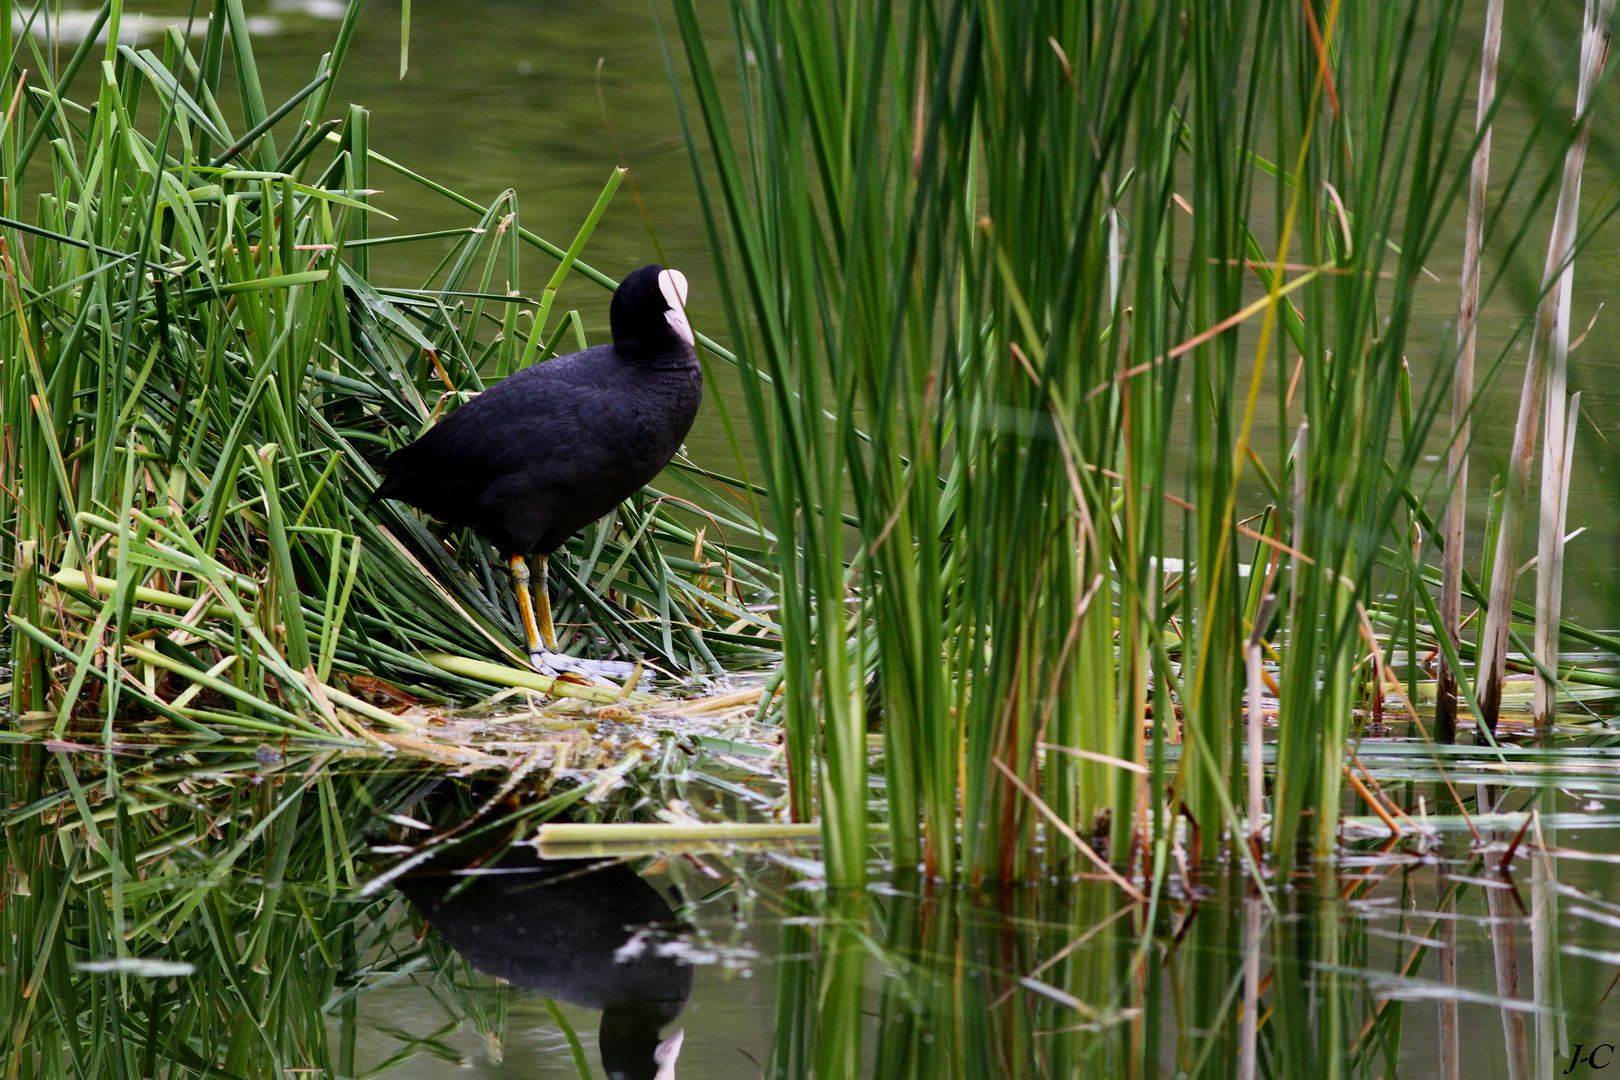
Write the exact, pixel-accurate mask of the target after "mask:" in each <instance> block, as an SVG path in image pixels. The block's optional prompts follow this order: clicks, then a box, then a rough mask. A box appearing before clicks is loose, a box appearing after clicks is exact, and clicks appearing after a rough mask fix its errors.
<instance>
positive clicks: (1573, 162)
mask: <svg viewBox="0 0 1620 1080" xmlns="http://www.w3.org/2000/svg"><path fill="white" fill-rule="evenodd" d="M1595 3H1596V7H1597V11H1596V13H1595V14H1594V12H1593V5H1594V0H1588V3H1587V9H1586V10H1587V16H1586V24H1585V31H1584V32H1583V34H1582V37H1581V70H1580V82H1579V86H1578V89H1577V93H1576V113H1575V116H1576V120H1577V121H1578V122H1579V124H1580V128H1579V130H1578V131H1577V133H1576V136H1575V140H1574V142H1572V143H1571V144H1570V146H1569V149H1568V150H1567V151H1566V152H1565V154H1564V172H1563V178H1562V181H1561V183H1560V186H1559V191H1558V206H1557V210H1556V211H1555V213H1554V216H1553V229H1552V236H1551V237H1550V238H1549V240H1548V242H1547V262H1546V267H1545V270H1544V271H1543V273H1542V290H1543V295H1542V298H1541V304H1540V306H1539V308H1538V309H1537V311H1536V324H1535V331H1534V334H1533V335H1532V337H1531V340H1530V358H1529V360H1528V361H1527V362H1526V364H1525V369H1524V386H1523V389H1522V390H1521V392H1520V396H1519V414H1518V419H1517V420H1516V421H1515V424H1514V429H1513V446H1512V449H1511V451H1510V452H1509V457H1508V481H1507V484H1506V486H1505V488H1504V495H1503V500H1502V520H1501V526H1500V531H1499V532H1498V538H1497V542H1496V562H1495V565H1494V566H1493V567H1492V574H1491V591H1490V597H1489V600H1490V604H1489V610H1488V611H1487V612H1486V615H1485V626H1484V629H1483V630H1482V631H1481V633H1480V648H1479V653H1480V655H1479V667H1478V672H1477V681H1478V687H1479V692H1478V694H1477V695H1476V696H1477V697H1478V699H1479V703H1480V709H1481V711H1482V712H1483V713H1484V714H1485V715H1484V716H1483V717H1481V720H1482V722H1483V723H1484V724H1485V726H1486V727H1487V728H1489V729H1490V730H1491V731H1493V732H1494V731H1495V730H1496V718H1497V713H1498V712H1499V711H1500V709H1501V702H1502V677H1503V674H1504V671H1505V665H1506V662H1507V644H1508V625H1509V620H1510V618H1511V616H1512V612H1513V593H1514V585H1515V583H1516V581H1517V577H1518V575H1517V572H1516V571H1517V567H1518V556H1519V539H1520V535H1521V534H1522V532H1523V530H1524V504H1525V500H1526V499H1527V498H1528V497H1529V491H1530V465H1531V461H1532V459H1533V458H1534V457H1535V451H1536V434H1537V428H1538V427H1539V420H1540V417H1539V413H1540V412H1542V411H1543V408H1544V404H1543V403H1544V401H1545V400H1546V399H1547V397H1548V393H1547V391H1548V389H1549V387H1548V383H1549V380H1552V381H1553V385H1552V387H1551V389H1552V391H1553V393H1552V395H1551V397H1552V399H1553V400H1554V401H1555V402H1556V405H1557V408H1556V416H1557V419H1558V424H1557V428H1556V430H1555V431H1554V430H1549V431H1548V432H1547V440H1548V442H1547V445H1548V446H1550V447H1554V449H1553V451H1552V453H1553V454H1554V455H1555V456H1556V455H1558V454H1559V453H1560V452H1561V450H1562V448H1563V446H1564V443H1565V441H1566V433H1565V431H1564V422H1565V417H1566V416H1567V413H1566V408H1565V402H1564V371H1565V363H1566V360H1567V357H1568V342H1569V325H1568V320H1569V290H1570V288H1571V286H1572V285H1573V282H1574V276H1573V269H1572V260H1573V257H1574V246H1575V235H1576V226H1577V222H1578V218H1579V212H1580V207H1579V203H1580V194H1581V168H1582V166H1583V165H1584V163H1585V161H1586V143H1587V138H1588V136H1589V135H1590V134H1591V130H1592V124H1591V118H1590V117H1589V116H1586V115H1584V113H1585V112H1586V110H1587V106H1588V104H1589V102H1590V101H1591V95H1592V87H1593V86H1594V85H1595V84H1596V82H1597V78H1598V75H1599V74H1600V73H1601V72H1602V70H1603V65H1604V62H1605V61H1606V60H1607V59H1608V31H1607V26H1608V23H1609V21H1610V19H1611V18H1612V16H1613V14H1614V0H1595ZM1600 27H1601V28H1602V29H1600ZM1555 286H1556V287H1555ZM1549 415H1552V413H1549ZM1558 469H1559V471H1558V472H1557V474H1556V475H1557V476H1558V478H1559V483H1560V484H1561V482H1562V471H1561V466H1558ZM1556 503H1557V494H1556V492H1555V493H1554V495H1553V499H1552V501H1551V502H1549V501H1548V500H1547V499H1546V498H1545V497H1544V498H1543V508H1542V509H1543V514H1542V517H1543V524H1542V530H1543V544H1544V545H1546V544H1551V545H1554V546H1555V547H1556V545H1558V544H1559V542H1560V541H1561V539H1562V536H1561V534H1559V535H1551V536H1549V535H1547V529H1549V528H1553V529H1556V524H1557V520H1558V516H1557V513H1556V509H1557V506H1556ZM1549 506H1550V507H1551V508H1552V510H1553V513H1552V514H1550V515H1549V514H1548V512H1547V511H1548V508H1549ZM1544 550H1545V547H1544ZM1538 558H1539V556H1538ZM1561 568H1562V560H1561V559H1558V558H1556V557H1554V558H1552V559H1550V560H1549V559H1545V558H1541V559H1540V566H1539V568H1538V570H1537V573H1536V580H1537V588H1536V637H1537V640H1538V642H1539V641H1540V640H1541V639H1542V635H1543V633H1544V632H1545V633H1547V634H1550V635H1553V638H1552V639H1551V650H1552V653H1553V655H1554V656H1555V657H1556V648H1557V645H1556V634H1557V616H1556V613H1554V614H1553V616H1552V619H1551V620H1550V621H1549V620H1548V619H1547V615H1548V610H1547V607H1548V605H1549V604H1550V603H1551V601H1552V597H1551V595H1550V592H1549V590H1550V589H1551V587H1552V576H1551V575H1552V574H1553V573H1555V572H1556V571H1557V570H1560V569H1561ZM1543 582H1545V583H1546V584H1545V585H1544V584H1543ZM1537 651H1538V653H1539V652H1540V650H1539V649H1538V650H1537ZM1555 662H1556V661H1555ZM1549 712H1550V710H1549Z"/></svg>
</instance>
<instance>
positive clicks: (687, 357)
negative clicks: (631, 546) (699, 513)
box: [372, 265, 703, 671]
mask: <svg viewBox="0 0 1620 1080" xmlns="http://www.w3.org/2000/svg"><path fill="white" fill-rule="evenodd" d="M685 303H686V278H685V277H684V276H683V275H682V274H681V273H680V272H679V271H678V270H666V269H664V268H663V267H661V266H656V265H654V266H644V267H642V268H641V269H640V270H637V271H635V272H634V273H632V274H631V275H630V276H629V277H627V278H625V279H624V281H623V282H622V283H620V285H619V288H618V290H617V291H615V292H614V294H613V304H612V307H611V310H610V320H611V322H612V328H613V344H611V345H598V346H596V347H595V348H591V349H586V350H584V351H583V352H576V353H570V354H569V355H567V356H559V357H557V358H556V359H554V360H550V361H547V362H546V363H543V364H535V365H533V366H532V367H528V368H525V369H524V370H522V371H519V372H517V373H516V374H514V375H512V376H510V377H509V378H506V379H504V380H502V381H501V382H500V383H498V384H496V385H495V386H494V387H492V388H491V389H489V390H487V391H485V392H484V393H482V394H480V395H478V396H477V397H476V398H474V399H473V400H471V401H469V402H468V403H467V404H465V405H463V406H462V407H461V408H459V409H457V410H456V411H455V412H453V413H451V414H449V415H448V416H446V417H445V418H444V419H443V420H441V421H439V423H438V424H436V425H434V426H433V427H432V428H431V429H429V430H428V431H427V432H426V433H425V434H424V435H423V436H422V437H421V438H419V439H417V440H416V441H415V442H413V443H411V444H410V445H409V446H406V447H403V448H401V449H399V450H396V451H395V452H394V453H393V454H391V455H389V457H388V459H387V460H386V461H385V462H383V465H382V468H383V471H384V472H385V473H386V474H387V479H386V480H384V481H383V483H382V484H381V485H380V486H379V487H378V488H377V490H376V492H375V493H374V495H373V496H372V497H373V498H379V499H399V500H401V501H403V502H407V503H410V504H411V505H413V506H416V507H419V508H421V509H422V510H425V511H426V512H427V513H429V514H431V515H433V516H434V517H436V518H439V519H440V520H442V521H447V522H450V523H452V524H456V525H468V526H471V527H472V528H475V529H477V530H478V531H479V532H481V533H483V534H484V535H485V536H486V537H488V538H489V540H490V541H491V542H492V543H493V544H494V545H495V546H496V547H497V548H498V549H499V550H500V551H501V553H502V554H503V555H505V556H506V557H507V559H508V562H509V564H510V566H511V568H512V573H513V581H514V585H515V586H516V588H517V592H518V600H519V606H520V608H521V609H522V611H523V615H524V623H525V626H524V629H525V633H526V635H527V637H528V639H529V640H528V647H529V653H530V656H531V658H532V659H533V660H534V661H535V663H536V664H537V666H540V667H541V668H543V669H546V670H550V671H558V670H564V669H568V668H576V669H577V668H585V669H586V670H589V669H590V668H591V665H585V664H582V663H580V662H578V661H573V660H571V659H570V658H567V657H562V656H558V655H557V654H556V640H555V635H554V634H553V633H552V632H551V618H550V605H549V603H548V602H547V601H546V594H545V577H544V568H545V562H544V557H545V556H549V555H550V554H551V553H552V552H553V551H555V550H557V548H558V547H560V546H562V544H563V542H564V541H566V540H567V539H568V538H569V537H570V536H572V535H573V534H574V533H576V532H578V531H579V530H580V529H581V528H583V527H584V526H586V525H589V524H590V523H591V522H593V521H595V520H596V519H597V518H600V517H602V516H603V515H604V514H607V513H609V512H610V511H612V509H613V508H614V507H616V506H618V505H619V503H621V502H623V501H624V500H625V499H627V498H629V497H630V496H631V495H633V494H634V493H635V492H637V491H639V490H640V489H641V488H642V487H644V486H645V485H646V484H647V483H648V482H649V481H651V480H652V479H653V477H655V476H657V475H658V473H659V472H660V471H662V470H663V468H664V466H666V465H668V464H669V462H670V459H671V458H673V457H674V456H675V451H676V450H678V449H679V448H680V445H681V442H682V441H683V440H684V439H685V438H686V433H687V432H688V431H689V430H691V427H692V421H693V419H694V418H695V417H696V416H697V410H698V405H699V404H700V403H701V401H702V398H703V374H702V370H701V368H700V367H699V365H698V361H697V355H696V354H695V353H694V352H693V343H694V337H693V334H692V329H691V326H690V324H689V323H688V322H687V320H686V312H685ZM530 554H535V555H539V556H541V560H540V563H539V565H540V569H541V574H540V581H539V582H538V594H539V595H538V599H539V601H540V604H539V607H540V614H541V619H540V621H539V625H536V623H535V620H534V618H533V617H532V615H531V613H530V606H529V588H528V570H527V566H526V564H525V562H524V560H523V556H526V555H530ZM596 667H598V668H600V667H601V665H596Z"/></svg>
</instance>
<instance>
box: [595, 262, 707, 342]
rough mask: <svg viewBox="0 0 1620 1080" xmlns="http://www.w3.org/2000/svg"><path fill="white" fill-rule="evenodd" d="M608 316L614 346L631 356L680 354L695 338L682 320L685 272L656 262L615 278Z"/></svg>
mask: <svg viewBox="0 0 1620 1080" xmlns="http://www.w3.org/2000/svg"><path fill="white" fill-rule="evenodd" d="M609 318H610V319H611V320H612V323H613V345H614V347H615V348H616V349H618V350H619V352H621V353H623V354H625V355H626V356H629V357H631V358H634V359H656V358H658V357H663V356H671V355H682V354H684V353H685V352H686V351H687V350H688V349H690V348H691V347H692V345H693V343H694V342H695V340H696V339H695V338H694V337H693V334H692V324H691V323H689V322H687V321H686V275H685V274H683V273H681V272H680V271H679V270H665V269H664V268H663V267H662V266H659V265H658V264H657V263H654V264H653V265H651V266H643V267H642V268H641V269H640V270H637V271H635V272H634V273H633V274H631V275H630V276H629V277H627V278H625V279H624V280H623V281H621V282H619V288H618V290H617V291H616V292H614V294H613V306H612V308H611V309H610V310H609Z"/></svg>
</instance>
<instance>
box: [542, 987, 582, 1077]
mask: <svg viewBox="0 0 1620 1080" xmlns="http://www.w3.org/2000/svg"><path fill="white" fill-rule="evenodd" d="M546 1012H548V1013H550V1014H551V1018H552V1019H553V1020H555V1021H556V1022H557V1026H558V1027H560V1028H562V1033H563V1038H565V1039H567V1040H568V1052H569V1053H571V1054H572V1055H574V1071H575V1072H577V1073H579V1080H591V1063H590V1062H589V1061H587V1060H585V1048H584V1047H583V1046H581V1045H580V1044H579V1036H578V1035H576V1034H575V1033H574V1025H572V1024H570V1023H569V1022H568V1017H566V1016H564V1015H563V1014H562V1010H561V1009H559V1008H557V1003H556V1002H555V1001H553V1000H552V999H551V998H546Z"/></svg>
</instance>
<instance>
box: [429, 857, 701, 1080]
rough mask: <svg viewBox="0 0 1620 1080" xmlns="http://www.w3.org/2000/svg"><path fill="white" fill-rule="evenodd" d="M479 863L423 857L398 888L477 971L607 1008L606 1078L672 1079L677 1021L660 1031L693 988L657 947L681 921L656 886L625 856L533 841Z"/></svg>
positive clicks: (682, 967) (603, 1032) (603, 1037)
mask: <svg viewBox="0 0 1620 1080" xmlns="http://www.w3.org/2000/svg"><path fill="white" fill-rule="evenodd" d="M474 873H475V875H476V876H474V877H473V880H471V881H470V882H469V881H468V880H467V877H466V875H465V873H457V872H455V870H454V869H453V868H452V867H449V866H442V865H440V866H432V865H431V864H430V867H429V868H428V869H427V870H426V871H425V872H422V873H418V874H413V875H410V876H408V877H405V878H404V879H402V880H401V881H400V882H399V888H400V891H401V892H403V893H404V894H405V895H406V896H407V897H408V898H409V899H410V901H411V903H412V904H414V905H415V906H416V908H417V910H419V911H420V912H421V913H422V916H423V917H424V918H425V919H426V920H427V921H428V922H429V923H430V924H432V926H433V927H434V929H436V930H438V932H439V934H440V935H441V936H442V937H443V938H444V940H445V941H446V942H448V943H449V944H450V946H451V947H452V948H454V949H455V950H456V952H458V953H460V954H461V955H462V957H463V958H465V959H466V960H467V961H468V962H469V963H471V964H472V966H473V967H475V968H477V969H478V970H479V971H482V972H483V973H484V974H486V975H494V976H497V977H499V978H502V979H505V980H506V981H507V982H510V983H512V984H514V985H516V986H521V987H524V988H525V989H529V990H534V991H537V992H539V993H541V994H544V995H546V996H547V997H552V998H556V999H558V1000H559V1001H566V1002H568V1003H570V1004H572V1005H579V1006H582V1007H584V1008H588V1009H600V1010H602V1026H601V1029H600V1033H599V1038H598V1041H599V1043H600V1046H601V1051H602V1067H603V1068H604V1069H605V1070H606V1071H607V1075H608V1078H609V1080H674V1077H675V1059H676V1057H677V1056H678V1055H679V1053H680V1049H681V1038H682V1035H683V1034H684V1032H682V1031H676V1032H675V1033H674V1034H673V1035H671V1036H670V1037H668V1038H660V1032H661V1031H662V1030H663V1029H664V1028H665V1027H667V1026H668V1025H669V1024H670V1023H672V1022H673V1021H674V1020H675V1018H676V1017H677V1016H679V1015H680V1012H681V1010H682V1009H683V1008H684V1007H685V1005H686V1000H687V998H688V997H690V996H691V994H692V969H691V967H690V966H689V965H687V964H686V963H684V962H682V961H681V960H680V958H679V957H677V956H673V955H669V952H668V950H661V949H659V948H658V943H659V942H660V941H663V940H667V938H668V935H669V933H670V932H672V931H676V930H679V929H680V924H679V923H678V921H677V920H676V918H675V913H674V912H673V911H671V910H670V906H669V904H668V902H666V901H665V899H664V898H663V896H662V895H660V894H659V892H658V890H657V889H655V888H653V886H652V885H650V884H648V883H647V882H646V881H644V880H643V879H642V878H641V877H640V876H639V875H638V874H636V872H635V871H633V870H631V869H630V868H629V867H628V866H625V865H623V864H622V863H610V864H608V865H605V866H604V865H601V864H599V863H596V862H593V861H590V860H584V859H579V860H575V859H563V860H541V859H540V858H539V856H538V855H536V854H535V852H534V850H533V849H532V848H528V847H513V848H511V849H509V850H508V851H507V853H506V854H505V855H504V856H503V857H502V858H501V859H500V860H499V861H498V862H496V863H495V864H494V866H492V867H481V868H479V870H478V871H474ZM457 885H461V886H462V888H460V889H459V890H456V888H455V887H456V886H457ZM453 891H454V894H453V895H452V892H453Z"/></svg>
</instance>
